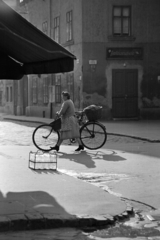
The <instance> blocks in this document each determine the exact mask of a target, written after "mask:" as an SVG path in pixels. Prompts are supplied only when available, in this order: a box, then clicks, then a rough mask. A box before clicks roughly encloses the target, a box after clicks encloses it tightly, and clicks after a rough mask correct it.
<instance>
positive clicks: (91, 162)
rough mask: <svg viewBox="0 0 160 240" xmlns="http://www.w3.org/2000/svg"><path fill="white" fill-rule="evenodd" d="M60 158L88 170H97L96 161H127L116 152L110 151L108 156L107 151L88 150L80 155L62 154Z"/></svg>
mask: <svg viewBox="0 0 160 240" xmlns="http://www.w3.org/2000/svg"><path fill="white" fill-rule="evenodd" d="M59 158H66V159H68V160H70V161H74V162H76V163H79V164H83V165H85V166H86V167H87V168H95V167H96V163H95V160H105V161H113V162H117V161H124V160H127V159H125V158H123V157H121V156H119V155H118V154H117V153H116V152H115V151H108V154H106V153H105V151H104V152H103V151H99V150H96V151H95V150H94V151H91V150H87V151H82V152H79V153H63V152H61V155H60V156H59Z"/></svg>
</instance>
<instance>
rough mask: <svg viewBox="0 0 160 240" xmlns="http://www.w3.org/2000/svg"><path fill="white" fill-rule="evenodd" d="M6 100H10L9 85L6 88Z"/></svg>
mask: <svg viewBox="0 0 160 240" xmlns="http://www.w3.org/2000/svg"><path fill="white" fill-rule="evenodd" d="M6 101H7V102H9V87H7V88H6Z"/></svg>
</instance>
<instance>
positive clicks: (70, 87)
mask: <svg viewBox="0 0 160 240" xmlns="http://www.w3.org/2000/svg"><path fill="white" fill-rule="evenodd" d="M67 90H68V92H69V93H70V96H71V99H72V100H73V101H74V75H73V73H68V77H67Z"/></svg>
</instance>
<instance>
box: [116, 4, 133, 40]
mask: <svg viewBox="0 0 160 240" xmlns="http://www.w3.org/2000/svg"><path fill="white" fill-rule="evenodd" d="M113 35H114V36H130V35H131V8H130V7H127V6H114V7H113Z"/></svg>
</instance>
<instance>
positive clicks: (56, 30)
mask: <svg viewBox="0 0 160 240" xmlns="http://www.w3.org/2000/svg"><path fill="white" fill-rule="evenodd" d="M53 36H54V40H55V41H56V42H57V43H60V16H57V17H55V18H54V26H53Z"/></svg>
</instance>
